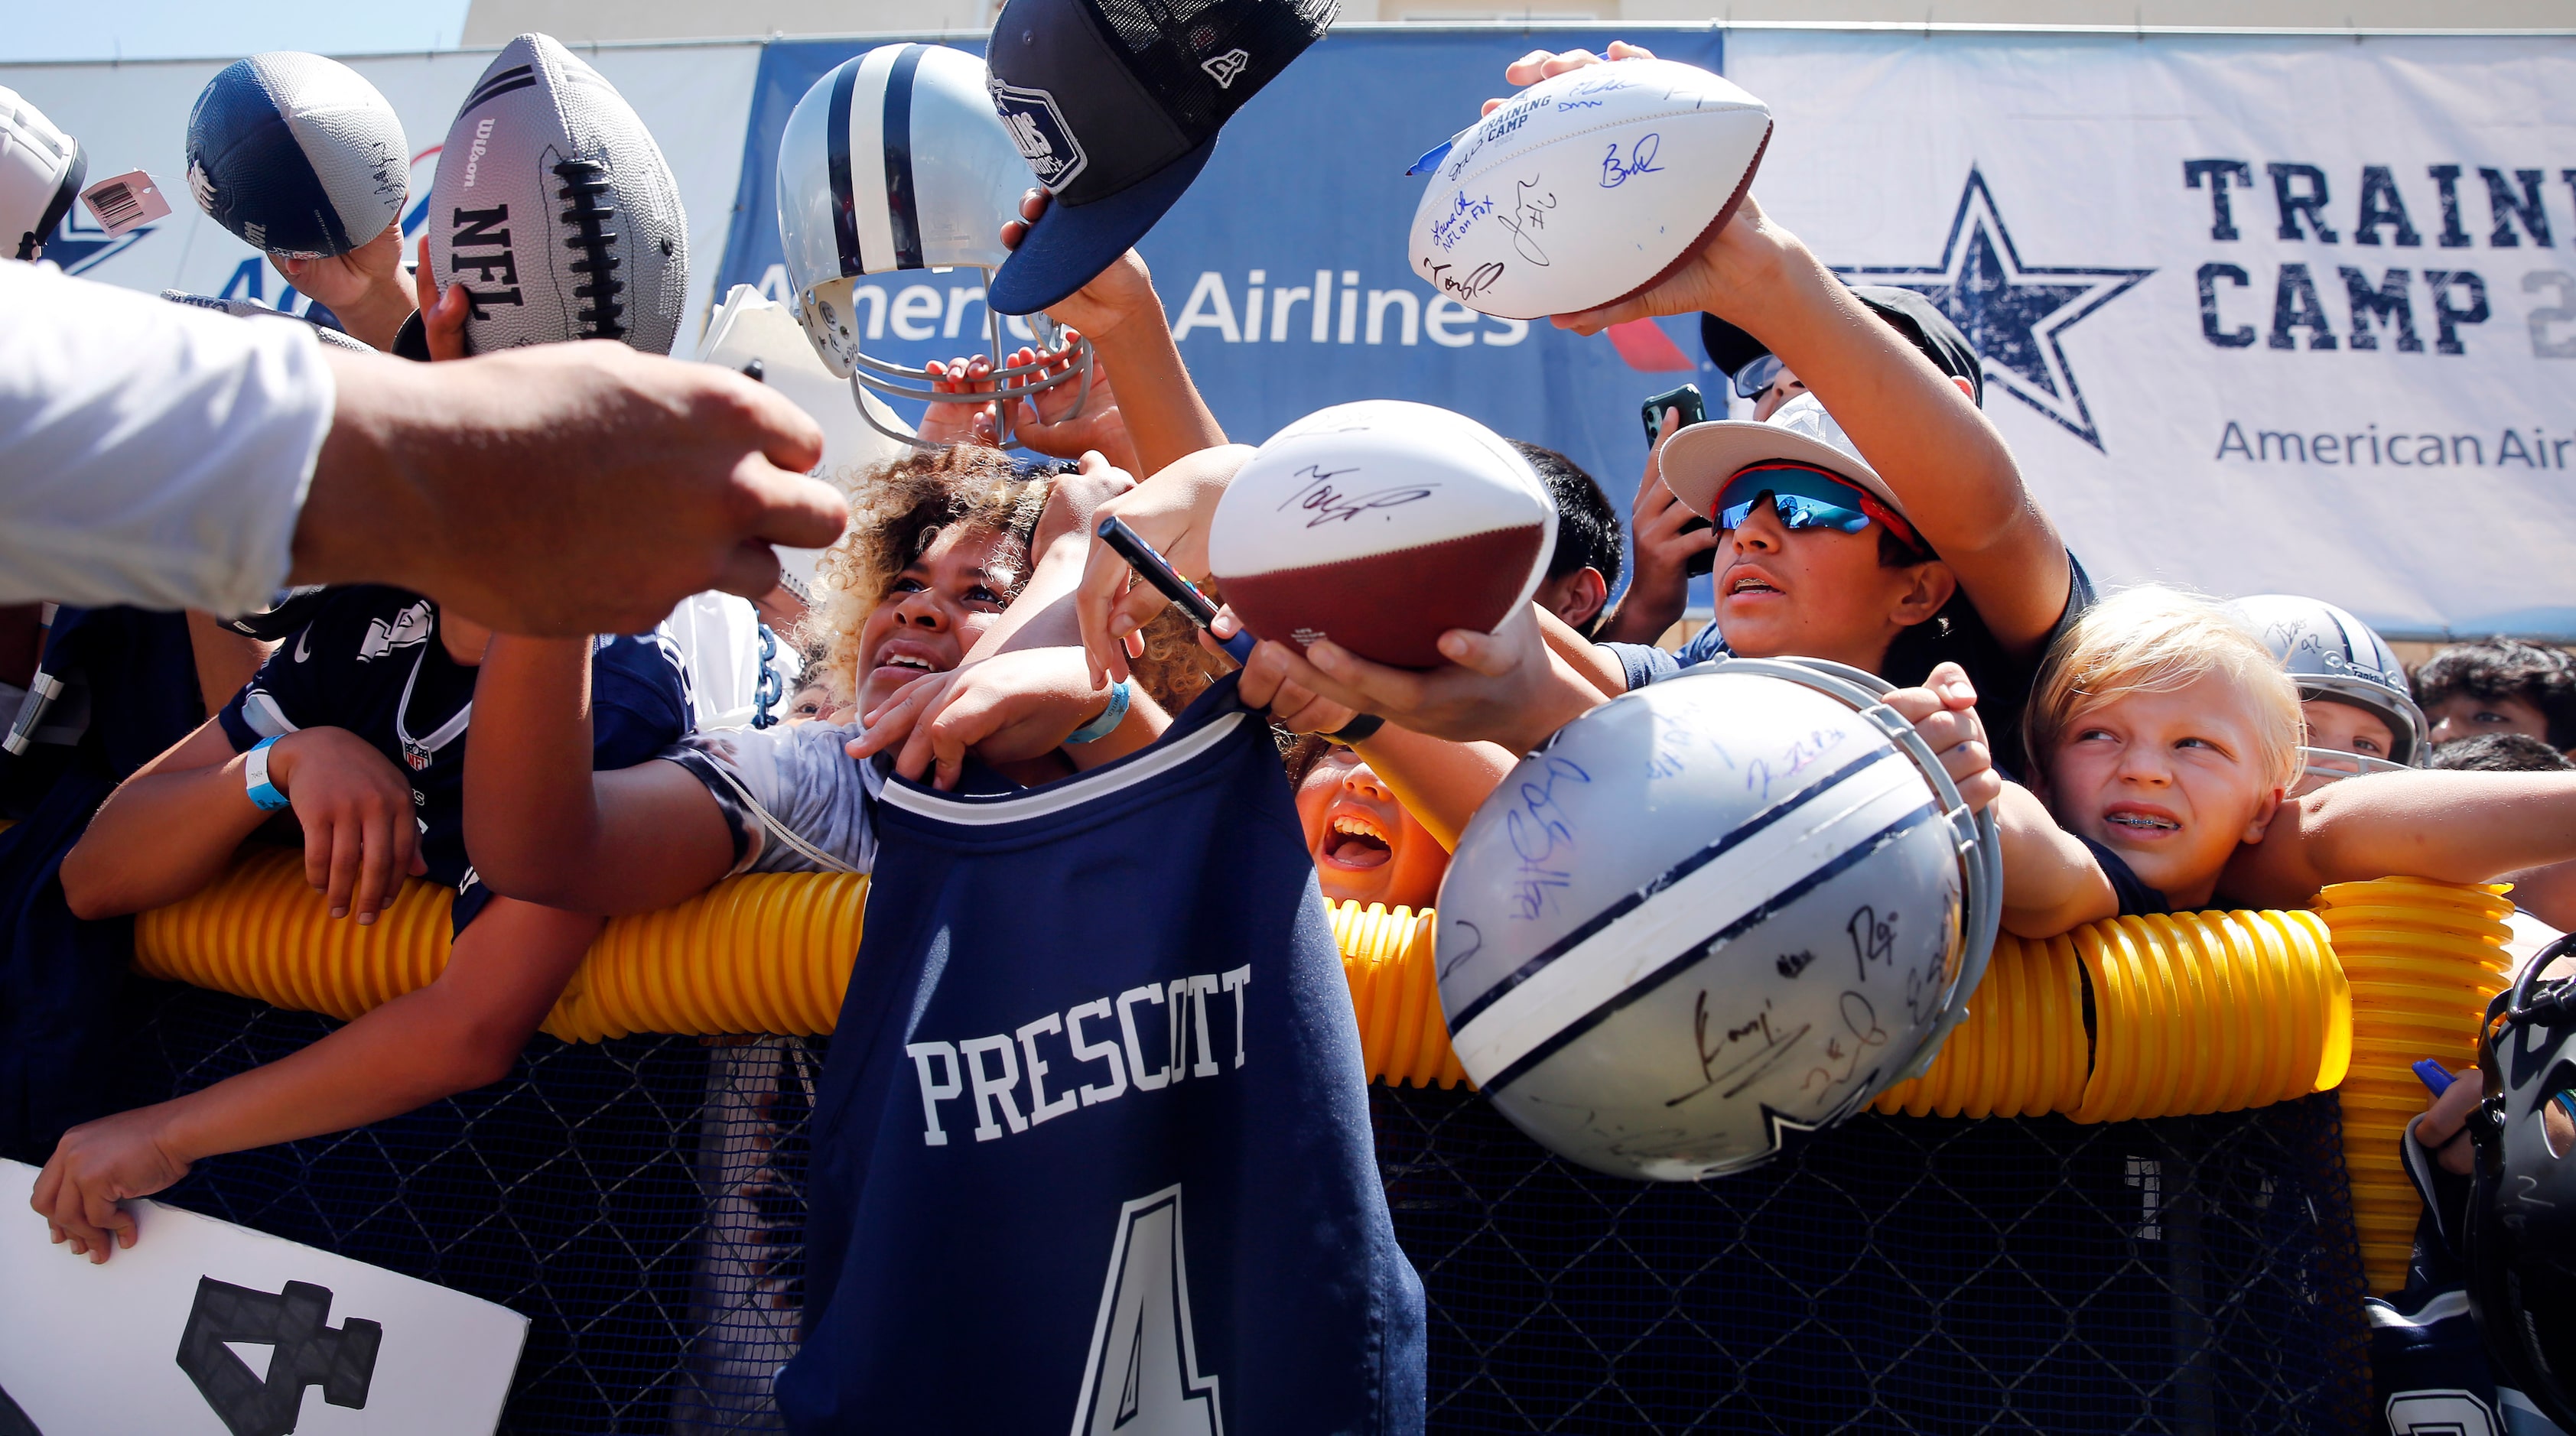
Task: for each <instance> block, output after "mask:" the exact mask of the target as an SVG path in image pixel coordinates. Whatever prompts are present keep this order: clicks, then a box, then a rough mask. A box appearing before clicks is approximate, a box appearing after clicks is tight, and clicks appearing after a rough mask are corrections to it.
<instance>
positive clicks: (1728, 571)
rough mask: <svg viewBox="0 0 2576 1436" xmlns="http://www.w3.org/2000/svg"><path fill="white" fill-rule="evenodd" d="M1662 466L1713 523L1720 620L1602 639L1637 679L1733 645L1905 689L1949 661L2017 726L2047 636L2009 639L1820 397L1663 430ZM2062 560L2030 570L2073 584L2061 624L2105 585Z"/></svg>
mask: <svg viewBox="0 0 2576 1436" xmlns="http://www.w3.org/2000/svg"><path fill="white" fill-rule="evenodd" d="M1963 387H1964V386H1963ZM1660 462H1661V465H1662V472H1663V481H1664V483H1665V484H1666V485H1667V486H1668V487H1670V488H1671V490H1672V492H1673V496H1674V499H1675V501H1676V502H1678V503H1680V504H1681V505H1682V506H1683V507H1685V508H1687V509H1689V510H1690V511H1691V512H1692V513H1695V514H1698V515H1700V516H1702V517H1704V518H1706V519H1708V520H1709V522H1710V525H1711V526H1712V527H1713V528H1714V529H1715V530H1716V531H1717V561H1716V563H1715V565H1714V567H1713V571H1712V573H1711V579H1710V581H1711V586H1712V592H1713V595H1714V600H1715V609H1716V614H1715V622H1713V623H1711V624H1710V625H1709V626H1708V627H1707V628H1704V629H1702V630H1701V631H1700V632H1699V633H1698V634H1696V635H1694V636H1693V638H1692V639H1691V641H1690V642H1689V643H1687V644H1684V645H1683V647H1682V650H1681V652H1680V654H1679V655H1678V656H1677V657H1676V656H1672V655H1667V654H1664V653H1662V652H1661V651H1659V650H1656V649H1653V648H1648V647H1644V646H1642V645H1634V644H1606V645H1603V646H1604V647H1605V648H1607V649H1609V650H1610V651H1611V652H1612V653H1615V654H1616V655H1617V656H1618V658H1619V660H1620V665H1621V667H1622V668H1623V670H1625V673H1626V677H1627V680H1628V686H1630V687H1632V688H1633V687H1636V686H1638V685H1639V684H1641V683H1650V682H1653V681H1654V680H1655V679H1657V678H1660V677H1663V676H1665V675H1666V674H1668V673H1671V672H1674V671H1676V670H1677V669H1679V668H1681V667H1686V666H1688V665H1690V664H1693V663H1701V662H1706V661H1709V660H1711V659H1716V658H1723V657H1726V656H1728V655H1730V654H1744V655H1748V656H1765V657H1767V656H1774V655H1782V654H1796V655H1800V656H1804V657H1810V658H1829V659H1832V660H1834V661H1835V662H1838V663H1848V664H1850V665H1851V666H1853V667H1855V668H1863V669H1867V670H1869V671H1870V672H1872V673H1877V674H1879V675H1881V676H1883V677H1885V678H1887V679H1888V680H1889V681H1891V682H1893V683H1896V684H1898V685H1900V686H1908V685H1913V684H1917V683H1920V682H1922V681H1923V678H1924V676H1925V675H1926V674H1929V673H1930V672H1931V671H1932V669H1933V668H1934V667H1936V666H1937V665H1939V664H1940V663H1942V662H1944V661H1948V662H1955V663H1957V664H1958V665H1959V666H1960V667H1961V668H1962V669H1963V670H1965V671H1966V673H1967V676H1968V681H1969V683H1970V684H1971V685H1972V686H1973V687H1974V688H1975V689H1976V691H1977V694H1978V709H1979V716H1980V717H1981V718H1982V719H1983V720H1984V725H1985V729H1986V732H1987V733H1988V734H1989V735H2000V737H2001V740H2002V741H2004V742H2006V743H2010V742H2011V737H2010V735H2012V734H2015V733H2018V732H2019V731H2020V723H2021V710H2022V706H2023V703H2024V701H2025V699H2026V698H2027V697H2028V695H2029V692H2030V684H2031V677H2032V675H2033V673H2034V672H2035V671H2036V668H2037V664H2038V660H2039V653H2040V651H2044V649H2045V647H2046V645H2045V643H2042V644H2040V645H2038V646H2037V648H2036V649H2034V648H2027V647H2023V646H2021V645H2013V646H2010V647H2008V646H2006V645H2005V644H2003V643H2001V642H1999V641H1998V640H1997V638H1996V636H1995V634H1994V632H1993V630H1992V629H1991V628H1989V627H1988V626H1987V624H1986V622H1985V620H1984V618H1983V616H1982V615H1981V614H1980V613H1979V612H1978V609H1977V605H1976V602H1975V599H1974V596H1973V595H1971V594H1969V593H1967V592H1965V591H1964V590H1963V587H1962V583H1961V580H1960V576H1959V574H1958V572H1957V571H1956V570H1955V569H1953V568H1952V567H1951V566H1950V565H1949V564H1948V563H1946V562H1944V561H1943V559H1942V557H1941V555H1940V554H1939V553H1937V552H1936V551H1935V550H1934V549H1933V547H1932V545H1931V544H1930V543H1929V542H1927V541H1926V540H1925V538H1924V536H1923V534H1922V532H1921V531H1920V530H1919V529H1918V528H1917V527H1916V526H1915V524H1914V521H1913V520H1912V519H1911V518H1909V517H1908V516H1907V514H1906V511H1905V506H1904V505H1903V503H1901V502H1900V501H1899V500H1898V498H1897V496H1896V492H1895V490H1894V489H1893V488H1892V487H1891V486H1890V485H1889V484H1888V482H1887V480H1886V479H1885V478H1883V477H1881V476H1880V474H1879V472H1878V470H1877V469H1876V468H1875V467H1873V466H1872V465H1871V464H1870V462H1869V461H1868V460H1867V459H1865V458H1863V457H1861V454H1860V449H1859V447H1858V446H1857V445H1856V444H1854V443H1853V442H1852V440H1851V437H1850V436H1849V435H1848V434H1846V433H1844V432H1843V427H1842V425H1841V424H1839V423H1836V422H1835V420H1834V416H1833V415H1832V414H1830V413H1828V412H1826V409H1825V406H1824V404H1823V402H1822V401H1821V400H1819V399H1818V398H1817V397H1816V396H1815V395H1813V394H1808V393H1801V394H1798V395H1795V396H1794V397H1792V398H1790V399H1788V400H1787V401H1786V402H1785V403H1782V404H1780V405H1779V406H1778V407H1777V408H1776V409H1775V410H1774V411H1773V412H1772V413H1771V415H1770V416H1769V418H1768V419H1767V420H1766V421H1763V422H1720V423H1708V424H1693V425H1691V426H1690V427H1688V428H1685V429H1682V430H1680V431H1679V432H1677V433H1675V434H1673V435H1672V437H1671V438H1670V439H1668V440H1666V442H1665V444H1664V448H1663V453H1662V455H1661V456H1660ZM2066 565H2067V567H2066V570H2065V572H2064V574H2063V575H2062V576H2060V575H2050V574H2039V575H2034V576H2033V577H2034V578H2035V579H2036V580H2037V581H2039V582H2045V583H2052V584H2056V585H2062V588H2061V589H2060V591H2061V592H2063V593H2064V594H2065V602H2064V606H2063V608H2062V611H2061V613H2060V615H2059V617H2058V622H2057V625H2056V628H2053V629H2052V630H2051V632H2052V633H2053V632H2055V631H2057V629H2062V628H2063V627H2064V625H2065V624H2066V623H2067V622H2069V621H2070V620H2072V619H2073V617H2074V616H2075V615H2077V614H2079V613H2081V612H2082V611H2083V609H2084V608H2085V607H2086V606H2087V605H2088V604H2090V603H2091V601H2092V597H2093V594H2092V585H2091V583H2090V581H2089V580H2088V579H2087V578H2086V577H2085V574H2084V570H2083V568H2082V567H2081V566H2080V565H2078V564H2076V563H2075V562H2074V560H2073V557H2072V556H2071V555H2069V556H2068V557H2067V559H2066ZM2007 766H2012V765H2011V764H2010V761H2009V758H2007Z"/></svg>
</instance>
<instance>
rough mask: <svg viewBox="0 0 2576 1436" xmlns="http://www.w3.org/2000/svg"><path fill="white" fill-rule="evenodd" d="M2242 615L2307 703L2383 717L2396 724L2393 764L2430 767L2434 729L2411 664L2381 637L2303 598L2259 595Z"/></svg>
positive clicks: (2243, 605)
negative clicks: (2420, 703) (2324, 701)
mask: <svg viewBox="0 0 2576 1436" xmlns="http://www.w3.org/2000/svg"><path fill="white" fill-rule="evenodd" d="M2236 608H2237V611H2238V612H2240V613H2242V614H2244V615H2245V617H2246V620H2247V623H2248V626H2250V627H2251V628H2252V629H2253V630H2254V632H2255V634H2256V635H2257V636H2258V637H2260V638H2261V639H2262V640H2263V644H2264V646H2265V647H2267V648H2269V649H2271V650H2272V656H2273V657H2275V658H2278V659H2280V660H2281V666H2282V667H2284V668H2287V669H2288V670H2290V681H2291V682H2293V683H2296V684H2297V685H2299V698H2300V701H2302V702H2305V701H2307V700H2310V699H2315V698H2329V699H2332V700H2334V701H2335V702H2337V703H2349V704H2351V705H2352V706H2354V707H2355V708H2359V709H2361V710H2362V711H2363V712H2366V713H2370V714H2372V715H2374V716H2376V717H2377V718H2378V719H2379V720H2380V721H2381V722H2383V723H2386V724H2387V725H2388V734H2389V739H2390V742H2389V745H2388V762H2389V764H2392V765H2397V766H2403V767H2417V768H2420V767H2422V766H2423V765H2424V754H2425V752H2426V750H2427V748H2428V746H2429V745H2428V744H2427V743H2426V742H2425V736H2426V735H2427V734H2429V733H2430V732H2432V725H2431V724H2430V723H2427V722H2426V721H2425V720H2424V710H2423V709H2422V708H2419V707H2417V706H2416V704H2415V695H2414V694H2413V692H2412V691H2410V690H2409V688H2408V686H2407V682H2406V665H2405V664H2403V663H2400V662H2398V661H2397V650H2395V649H2393V648H2390V647H2389V646H2388V640H2387V639H2384V638H2382V637H2380V636H2379V634H2378V632H2377V630H2375V629H2373V628H2372V627H2371V626H2370V625H2369V624H2367V623H2364V622H2362V621H2361V620H2360V619H2358V618H2355V617H2353V616H2352V615H2351V614H2349V613H2346V612H2344V611H2343V610H2342V609H2340V608H2337V607H2335V606H2334V605H2333V604H2331V603H2327V602H2326V601H2324V600H2323V599H2316V598H2302V597H2300V596H2298V595H2296V594H2288V593H2258V594H2256V595H2254V596H2253V597H2252V598H2240V599H2238V600H2236ZM2334 776H2343V775H2342V774H2339V773H2338V774H2335V775H2334Z"/></svg>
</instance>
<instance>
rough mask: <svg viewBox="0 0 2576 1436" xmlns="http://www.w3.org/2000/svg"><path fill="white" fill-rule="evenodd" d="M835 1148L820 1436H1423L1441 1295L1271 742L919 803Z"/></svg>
mask: <svg viewBox="0 0 2576 1436" xmlns="http://www.w3.org/2000/svg"><path fill="white" fill-rule="evenodd" d="M876 821H877V845H878V846H877V859H876V879H875V885H874V886H873V888H872V889H871V890H870V893H869V897H868V921H867V931H866V933H865V934H864V935H863V936H862V938H861V939H860V947H859V953H858V960H857V963H856V965H855V967H854V969H853V970H852V973H851V977H850V986H849V994H848V996H847V998H846V999H845V1000H844V1001H843V1003H842V1007H841V1017H840V1023H839V1026H838V1028H837V1030H836V1031H835V1033H834V1036H833V1038H832V1053H831V1058H830V1060H829V1062H828V1063H827V1064H826V1066H825V1067H824V1071H823V1077H822V1081H821V1084H820V1092H819V1094H818V1097H817V1100H816V1105H815V1109H814V1119H813V1124H812V1142H813V1147H812V1150H813V1157H812V1162H813V1165H812V1168H811V1172H812V1176H811V1182H810V1186H809V1188H808V1194H809V1216H808V1219H807V1225H806V1256H807V1264H806V1294H807V1295H806V1307H805V1343H804V1347H803V1349H802V1350H801V1351H800V1352H799V1353H798V1354H797V1356H796V1358H795V1359H794V1360H793V1361H791V1362H789V1363H788V1365H787V1366H786V1368H785V1369H784V1370H783V1371H782V1372H781V1373H780V1375H779V1378H778V1382H777V1392H778V1402H779V1409H780V1411H781V1412H782V1413H783V1414H784V1416H785V1418H786V1422H787V1429H788V1430H789V1431H791V1432H797V1433H823V1432H832V1433H842V1432H877V1431H978V1432H981V1431H1010V1432H1023V1431H1027V1432H1046V1431H1065V1430H1068V1429H1070V1430H1072V1431H1074V1432H1076V1433H1102V1436H1106V1433H1110V1432H1119V1431H1123V1432H1193V1433H1199V1432H1203V1433H1208V1436H1215V1433H1219V1432H1222V1433H1225V1436H1263V1433H1274V1432H1275V1433H1279V1434H1280V1436H1310V1433H1321V1432H1340V1433H1353V1436H1401V1434H1402V1433H1412V1432H1419V1431H1420V1430H1422V1428H1423V1422H1424V1420H1425V1386H1424V1383H1425V1370H1424V1359H1425V1346H1424V1342H1425V1330H1424V1320H1425V1318H1424V1308H1423V1295H1422V1283H1421V1281H1420V1279H1419V1278H1418V1277H1416V1275H1415V1274H1414V1271H1413V1267H1412V1264H1411V1263H1410V1262H1408V1261H1407V1260H1406V1259H1405V1256H1404V1253H1403V1251H1402V1250H1401V1249H1400V1248H1398V1247H1397V1245H1396V1241H1395V1231H1394V1227H1393V1224H1392V1222H1391V1221H1390V1219H1389V1216H1388V1213H1387V1205H1386V1192H1385V1188H1384V1187H1383V1186H1382V1185H1380V1183H1379V1180H1378V1174H1377V1164H1376V1158H1375V1147H1374V1143H1373V1140H1372V1137H1371V1134H1370V1129H1369V1114H1368V1093H1367V1082H1368V1076H1367V1073H1366V1071H1365V1070H1364V1069H1363V1066H1362V1063H1361V1055H1360V1041H1359V1027H1358V1022H1357V1019H1356V1018H1355V1017H1354V1016H1353V1015H1352V1012H1351V1000H1350V990H1349V985H1348V983H1347V981H1346V980H1345V979H1344V978H1343V976H1342V967H1341V959H1340V957H1339V955H1338V953H1337V950H1336V949H1335V947H1334V944H1333V938H1332V928H1331V925H1330V922H1329V920H1328V919H1327V917H1326V916H1325V911H1324V903H1323V897H1322V894H1321V893H1320V892H1319V891H1318V890H1317V888H1316V885H1315V869H1314V861H1313V859H1312V858H1311V857H1310V856H1309V855H1308V853H1307V851H1306V844H1305V838H1304V835H1303V833H1302V832H1301V831H1300V830H1299V828H1298V825H1297V814H1296V810H1295V807H1294V806H1293V804H1292V802H1291V800H1290V796H1289V791H1288V783H1287V780H1286V778H1285V777H1283V776H1282V774H1281V773H1280V769H1279V757H1278V753H1277V750H1276V749H1274V748H1273V747H1272V746H1271V742H1270V731H1269V727H1268V725H1267V724H1265V723H1264V722H1262V721H1261V719H1260V717H1259V716H1258V715H1256V714H1252V713H1248V712H1247V711H1246V710H1245V709H1244V708H1243V706H1242V705H1241V704H1240V703H1239V702H1237V701H1236V700H1235V697H1234V680H1233V679H1232V678H1226V679H1223V680H1220V681H1219V682H1218V683H1217V684H1216V686H1214V687H1212V688H1210V689H1209V690H1208V692H1207V693H1206V694H1205V695H1203V696H1202V697H1201V698H1200V699H1199V700H1198V701H1197V702H1196V703H1194V704H1192V705H1191V706H1190V708H1189V710H1188V711H1187V712H1185V713H1183V714H1182V715H1181V717H1180V718H1179V720H1178V721H1176V722H1175V723H1174V724H1173V726H1172V729H1171V731H1170V732H1168V733H1166V734H1165V735H1164V737H1163V739H1162V741H1160V742H1159V743H1156V744H1155V745H1154V746H1152V747H1150V748H1147V749H1145V750H1143V751H1142V752H1139V753H1136V754H1133V755H1130V756H1129V757H1127V758H1124V759H1121V760H1119V761H1118V762H1116V763H1112V764H1109V765H1107V766H1105V767H1102V768H1099V769H1095V770H1093V771H1092V772H1089V773H1084V774H1080V775H1078V776H1075V777H1072V778H1067V779H1064V780H1063V781H1061V782H1056V783H1051V784H1048V785H1046V786H1044V787H1040V788H1032V789H1027V790H1023V791H1019V792H1014V793H1007V794H1001V795H996V796H989V797H974V796H961V795H958V794H951V793H934V792H931V791H929V790H927V789H925V788H922V787H920V786H918V785H915V784H911V783H906V782H903V781H902V780H900V779H894V778H889V779H887V780H886V784H885V787H884V791H883V793H882V795H881V796H880V798H879V799H878V808H877V818H876Z"/></svg>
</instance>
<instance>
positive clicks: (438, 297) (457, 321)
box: [381, 235, 473, 362]
mask: <svg viewBox="0 0 2576 1436" xmlns="http://www.w3.org/2000/svg"><path fill="white" fill-rule="evenodd" d="M411 282H412V288H413V289H415V290H417V291H418V292H419V300H420V324H421V335H422V337H423V338H425V339H427V340H428V341H429V357H430V359H431V360H432V361H433V362H435V361H437V360H441V359H462V358H464V357H465V312H466V307H467V306H468V305H469V304H471V303H472V302H473V301H472V299H471V298H470V297H469V296H468V294H467V292H466V289H465V286H464V285H462V284H451V285H449V286H447V291H446V292H445V293H443V294H442V293H440V292H439V288H438V277H437V276H436V275H434V274H432V273H430V269H429V236H428V235H422V236H421V237H420V263H418V264H416V265H414V266H412V271H411ZM381 347H382V348H384V349H385V350H386V351H387V352H391V351H392V349H393V346H392V345H390V344H387V345H383V346H381Z"/></svg>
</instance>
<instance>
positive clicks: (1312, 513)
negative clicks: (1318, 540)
mask: <svg viewBox="0 0 2576 1436" xmlns="http://www.w3.org/2000/svg"><path fill="white" fill-rule="evenodd" d="M1357 472H1358V470H1356V469H1327V468H1325V467H1323V466H1322V465H1320V464H1308V465H1307V466H1306V467H1304V468H1302V469H1299V470H1298V471H1297V475H1298V477H1300V478H1302V479H1304V480H1305V482H1304V483H1302V484H1300V485H1298V486H1297V490H1296V492H1294V493H1292V494H1290V495H1289V496H1288V497H1287V498H1286V499H1285V500H1283V501H1281V503H1280V505H1279V508H1278V510H1277V512H1280V513H1285V512H1287V511H1288V510H1290V509H1292V508H1293V509H1297V510H1300V511H1302V512H1303V513H1305V514H1306V515H1307V516H1308V517H1307V519H1306V527H1308V528H1310V529H1311V528H1321V527H1323V526H1324V525H1325V524H1329V523H1349V522H1350V521H1352V520H1353V519H1356V518H1358V517H1359V516H1360V515H1362V514H1365V513H1371V512H1374V511H1376V510H1379V509H1392V508H1401V507H1403V506H1404V505H1406V504H1409V503H1413V502H1414V501H1416V500H1418V499H1427V498H1429V497H1431V491H1432V490H1433V489H1436V488H1438V487H1440V486H1439V485H1438V484H1413V485H1408V486H1401V487H1397V488H1388V489H1378V490H1376V491H1374V492H1371V493H1344V492H1343V491H1342V490H1340V489H1338V488H1336V487H1334V485H1333V480H1335V479H1338V478H1340V477H1341V476H1342V475H1344V474H1351V473H1357Z"/></svg>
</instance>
